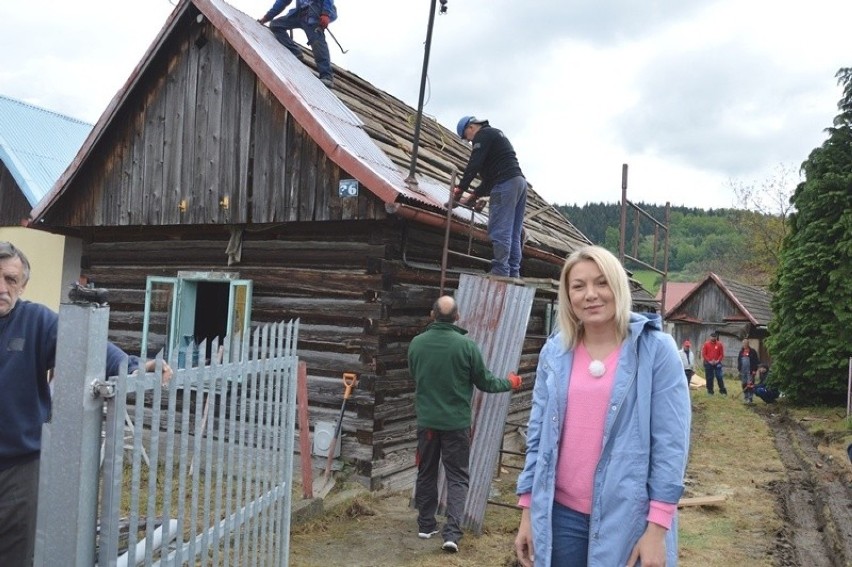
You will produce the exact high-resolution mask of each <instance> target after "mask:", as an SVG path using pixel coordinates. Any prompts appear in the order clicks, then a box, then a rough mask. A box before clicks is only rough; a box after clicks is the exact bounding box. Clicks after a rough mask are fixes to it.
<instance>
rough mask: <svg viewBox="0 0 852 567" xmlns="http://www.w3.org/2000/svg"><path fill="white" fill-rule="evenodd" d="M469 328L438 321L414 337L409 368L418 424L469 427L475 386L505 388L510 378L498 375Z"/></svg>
mask: <svg viewBox="0 0 852 567" xmlns="http://www.w3.org/2000/svg"><path fill="white" fill-rule="evenodd" d="M465 335H467V331H466V330H464V329H462V328H461V327H457V326H455V325H453V324H452V323H441V322H435V323H432V324H431V325H429V327H428V328H427V329H426V330H425V331H424V332H422V333H421V334H419V335H417V336H416V337H414V339H412V341H411V344H410V345H409V346H408V368H409V370H410V371H411V376H412V377H413V378H414V384H415V392H414V404H415V409H416V411H417V427H423V428H428V429H439V430H442V431H451V430H455V429H465V428H468V427H470V423H471V414H470V405H471V399H472V398H473V387H474V386H476V387H477V388H479V389H480V390H482V391H484V392H506V391H508V390H510V389H511V388H512V385H511V382H509V380H508V378H497V377H496V376H494V375H493V374H492V373H491V372H489V371H488V369H486V368H485V363H484V362H483V361H482V353H480V352H479V347H478V346H477V345H476V343H475V342H473V340H471V339H470V338H468V337H466V336H465Z"/></svg>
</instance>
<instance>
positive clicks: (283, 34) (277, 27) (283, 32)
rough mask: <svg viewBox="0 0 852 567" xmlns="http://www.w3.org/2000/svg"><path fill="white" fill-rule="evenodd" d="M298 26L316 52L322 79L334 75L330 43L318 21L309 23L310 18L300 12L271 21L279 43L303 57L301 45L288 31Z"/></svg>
mask: <svg viewBox="0 0 852 567" xmlns="http://www.w3.org/2000/svg"><path fill="white" fill-rule="evenodd" d="M296 28H300V29H301V30H302V31H304V32H305V35H306V36H307V38H308V45H310V46H311V51H313V53H314V60H315V61H316V63H317V70H318V71H319V76H320V79H325V78H329V79H330V78H331V77H332V76H333V75H334V74H333V73H332V71H331V56H330V55H329V53H328V43H326V41H325V30H323V29H322V28H320V27H319V24H318V23H316V22H313V23H308V20H307V19H306V18H304V17H301V16H300V15H299V14H298V13H293V14H287V15H285V16H281V17H280V18H275V19H274V20H272V21H271V22H269V29H270V30H272V33H273V34H274V35H275V39H277V40H278V43H280V44H281V45H283V46H284V47H286V48H287V49H289V50H290V52H291V53H292V54H293V55H295V56H296V57H298V58H299V59H301V58H302V50H301V49H299V45H298V44H297V43H296V42H295V41H293V40H292V39H291V38H290V34H289V33H287V32H289V31H290V30H293V29H296Z"/></svg>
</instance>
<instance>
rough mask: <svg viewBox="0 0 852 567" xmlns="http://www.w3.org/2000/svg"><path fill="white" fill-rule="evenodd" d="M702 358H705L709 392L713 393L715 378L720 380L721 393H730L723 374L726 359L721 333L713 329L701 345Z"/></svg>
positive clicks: (705, 375) (705, 373)
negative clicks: (720, 337) (723, 362)
mask: <svg viewBox="0 0 852 567" xmlns="http://www.w3.org/2000/svg"><path fill="white" fill-rule="evenodd" d="M701 358H703V359H704V377H705V378H706V379H707V393H708V394H710V395H711V396H712V395H713V378H714V377H715V378H716V380H718V382H719V393H720V394H722V395H723V396H727V395H728V390H727V389H726V388H725V378H724V376H723V375H722V361H723V360H724V359H725V347H724V345H722V343H721V342H719V333H718V332H716V331H713V333H711V335H710V338H709V339H708V340H707V341H705V342H704V346H702V347H701Z"/></svg>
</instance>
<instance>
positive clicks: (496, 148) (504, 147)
mask: <svg viewBox="0 0 852 567" xmlns="http://www.w3.org/2000/svg"><path fill="white" fill-rule="evenodd" d="M472 143H473V151H472V152H471V154H470V160H468V162H467V167H466V168H465V169H464V173H463V174H462V178H461V181H460V182H459V189H461V190H462V191H465V190H467V188H468V187H469V186H470V184H471V182H472V181H473V180H474V179H475V178H476V176H477V175H479V176H480V177H481V178H482V182H481V183H480V184H479V186H478V187H477V188H476V190H475V191H474V196H475V197H476V198H479V197H485V196H486V195H490V194H491V189H492V188H493V187H494V185H496V184H497V183H500V182H502V181H506V180H508V179H512V178H513V177H518V176H519V175H520V176H523V175H524V174H523V172H521V166H520V165H519V164H518V158H517V156H516V155H515V149H514V148H513V147H512V143H511V142H509V138H507V137H506V136H505V135H504V134H503V132H501V131H500V130H498V129H497V128H492V127H491V126H488V125H485V126H483V127H482V128H480V129H479V131H478V132H477V133H476V135H475V136H474V137H473V142H472Z"/></svg>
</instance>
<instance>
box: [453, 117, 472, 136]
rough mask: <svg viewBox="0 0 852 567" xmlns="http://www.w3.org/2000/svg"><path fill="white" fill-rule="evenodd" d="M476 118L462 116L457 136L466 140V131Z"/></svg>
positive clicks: (457, 127)
mask: <svg viewBox="0 0 852 567" xmlns="http://www.w3.org/2000/svg"><path fill="white" fill-rule="evenodd" d="M474 118H476V117H475V116H462V117H461V120H459V123H458V125H457V126H456V134H458V135H459V138H464V129H465V128H467V125H468V124H470V121H471V120H472V119H474Z"/></svg>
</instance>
